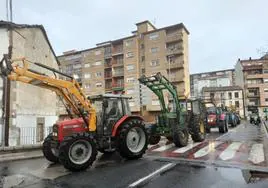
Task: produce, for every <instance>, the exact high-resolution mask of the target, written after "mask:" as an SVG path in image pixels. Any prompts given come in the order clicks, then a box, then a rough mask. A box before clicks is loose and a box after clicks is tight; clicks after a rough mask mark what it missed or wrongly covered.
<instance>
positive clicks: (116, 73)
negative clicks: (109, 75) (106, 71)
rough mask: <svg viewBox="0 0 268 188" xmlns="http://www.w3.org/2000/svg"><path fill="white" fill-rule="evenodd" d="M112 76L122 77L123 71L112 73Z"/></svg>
mask: <svg viewBox="0 0 268 188" xmlns="http://www.w3.org/2000/svg"><path fill="white" fill-rule="evenodd" d="M113 76H124V71H115V72H113Z"/></svg>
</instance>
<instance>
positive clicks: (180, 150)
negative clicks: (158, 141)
mask: <svg viewBox="0 0 268 188" xmlns="http://www.w3.org/2000/svg"><path fill="white" fill-rule="evenodd" d="M200 143H201V142H196V143H191V144H188V145H187V146H185V147H182V148H179V149H176V150H174V151H173V152H172V153H184V152H186V151H188V150H190V149H192V148H194V147H196V146H198V145H199V144H200Z"/></svg>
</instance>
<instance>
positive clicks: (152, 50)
mask: <svg viewBox="0 0 268 188" xmlns="http://www.w3.org/2000/svg"><path fill="white" fill-rule="evenodd" d="M158 49H159V48H158V47H153V48H151V52H152V53H156V52H158Z"/></svg>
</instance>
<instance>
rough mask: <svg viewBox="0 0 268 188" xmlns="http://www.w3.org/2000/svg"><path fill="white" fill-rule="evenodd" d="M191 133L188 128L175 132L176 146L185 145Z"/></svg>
mask: <svg viewBox="0 0 268 188" xmlns="http://www.w3.org/2000/svg"><path fill="white" fill-rule="evenodd" d="M188 138H189V133H188V131H187V130H186V129H183V130H181V131H176V132H175V131H174V132H173V142H174V144H175V146H176V147H184V146H187V144H188Z"/></svg>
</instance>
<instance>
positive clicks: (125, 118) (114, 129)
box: [112, 115, 144, 136]
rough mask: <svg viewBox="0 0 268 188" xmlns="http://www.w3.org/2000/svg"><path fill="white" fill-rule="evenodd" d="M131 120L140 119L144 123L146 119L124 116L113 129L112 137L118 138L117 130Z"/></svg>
mask: <svg viewBox="0 0 268 188" xmlns="http://www.w3.org/2000/svg"><path fill="white" fill-rule="evenodd" d="M129 119H139V120H142V121H144V119H143V118H142V117H141V116H135V115H131V116H129V115H124V116H123V117H122V118H121V119H119V120H118V121H117V122H116V124H115V125H114V127H113V131H112V136H116V132H117V129H118V128H119V127H120V126H121V125H122V124H123V123H124V122H126V121H128V120H129Z"/></svg>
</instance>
